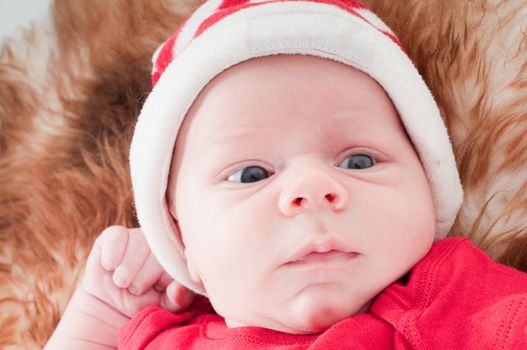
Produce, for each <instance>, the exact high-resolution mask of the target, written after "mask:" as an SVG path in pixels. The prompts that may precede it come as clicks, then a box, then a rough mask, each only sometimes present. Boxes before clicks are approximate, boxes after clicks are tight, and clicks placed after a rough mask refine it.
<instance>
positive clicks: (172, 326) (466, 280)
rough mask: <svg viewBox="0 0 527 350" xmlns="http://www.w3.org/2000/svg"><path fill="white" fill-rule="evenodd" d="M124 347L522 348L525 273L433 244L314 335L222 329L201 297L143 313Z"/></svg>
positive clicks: (453, 246)
mask: <svg viewBox="0 0 527 350" xmlns="http://www.w3.org/2000/svg"><path fill="white" fill-rule="evenodd" d="M119 348H125V349H145V348H146V349H289V350H292V349H515V350H516V349H527V274H524V273H522V272H519V271H517V270H514V269H512V268H509V267H506V266H504V265H500V264H497V263H495V262H493V261H492V260H491V259H490V258H489V257H488V256H487V255H485V254H484V253H483V252H482V251H480V250H479V249H477V248H476V247H474V246H473V245H472V244H471V243H470V242H469V241H468V240H466V239H463V238H450V239H445V240H442V241H439V242H436V243H435V244H434V245H433V247H432V249H431V250H430V252H429V253H428V254H427V256H426V257H425V258H423V259H422V260H421V261H420V262H419V263H418V264H417V265H416V266H415V267H414V268H413V269H412V271H411V272H410V273H409V274H408V276H407V278H405V279H402V280H401V281H398V282H395V283H393V284H392V285H390V286H389V287H388V288H386V289H385V290H384V291H383V292H382V293H381V294H379V295H378V296H377V297H376V298H375V300H374V302H373V304H372V306H371V308H370V311H369V313H367V314H362V315H358V316H353V317H350V318H348V319H345V320H343V321H341V322H338V323H336V324H335V325H333V326H332V327H330V328H329V329H328V330H326V331H325V332H323V333H322V334H317V335H307V336H306V335H294V334H286V333H281V332H277V331H272V330H269V329H264V328H258V327H241V328H232V329H229V328H227V327H226V326H225V322H224V321H223V319H222V318H221V317H220V316H218V315H216V314H214V313H213V311H212V308H211V307H210V305H209V304H208V303H207V301H206V299H204V298H198V299H197V300H196V301H195V303H194V304H193V307H192V308H191V309H190V310H188V311H186V312H183V313H180V314H172V313H170V312H168V311H166V310H163V309H160V308H154V307H152V308H148V309H145V310H143V311H141V312H140V313H139V314H137V315H136V316H135V317H134V318H133V319H132V320H131V321H130V322H129V323H128V324H127V325H125V326H124V327H123V328H122V329H121V331H120V332H119Z"/></svg>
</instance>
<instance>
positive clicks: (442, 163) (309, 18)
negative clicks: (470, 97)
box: [130, 0, 463, 294]
mask: <svg viewBox="0 0 527 350" xmlns="http://www.w3.org/2000/svg"><path fill="white" fill-rule="evenodd" d="M276 54H305V55H312V56H318V57H323V58H328V59H332V60H335V61H339V62H342V63H345V64H348V65H350V66H352V67H355V68H357V69H359V70H361V71H363V72H365V73H367V74H369V75H370V76H371V77H372V78H374V79H375V80H376V81H377V82H378V83H379V84H380V85H381V86H383V88H384V89H385V91H386V92H387V93H388V95H389V96H390V98H391V99H392V101H393V103H394V105H395V107H396V108H397V110H398V112H399V115H400V117H401V120H402V122H403V124H404V126H405V128H406V130H407V132H408V135H409V136H410V138H411V139H412V141H413V144H414V146H415V148H416V150H417V152H418V154H419V156H420V159H421V163H422V164H423V167H424V169H425V171H426V174H427V177H428V181H429V183H430V186H431V190H432V195H433V199H434V204H435V213H436V239H440V238H443V237H444V236H445V235H446V234H447V233H448V231H449V230H450V228H451V227H452V224H453V222H454V219H455V217H456V215H457V212H458V210H459V207H460V205H461V202H462V197H463V192H462V188H461V184H460V181H459V175H458V172H457V168H456V163H455V160H454V155H453V152H452V146H451V144H450V140H449V137H448V134H447V131H446V128H445V126H444V124H443V121H442V119H441V117H440V113H439V110H438V108H437V105H436V103H435V102H434V99H433V97H432V95H431V93H430V91H429V90H428V88H427V86H426V85H425V83H424V82H423V79H422V78H421V76H420V75H419V73H418V72H417V70H416V69H415V67H414V65H413V64H412V62H411V61H410V59H409V58H408V56H407V55H406V53H405V51H404V49H403V48H402V46H401V43H400V42H399V40H398V39H397V38H396V36H395V35H394V34H393V32H392V31H391V30H390V29H389V28H388V27H387V26H386V25H385V24H384V23H383V22H382V21H381V20H380V19H379V18H378V17H377V16H376V15H374V14H373V13H372V12H370V11H369V10H368V9H366V8H365V7H364V6H363V5H361V4H359V3H358V2H356V1H354V0H271V1H262V0H210V1H207V2H205V3H204V4H203V5H202V6H201V7H199V8H198V9H197V10H196V12H195V13H194V14H193V15H192V16H191V17H190V18H189V19H188V20H187V21H186V22H185V23H184V24H183V25H182V26H181V27H180V28H179V29H178V30H177V31H176V33H175V34H174V35H172V37H170V38H169V39H168V40H167V41H166V42H165V43H164V44H162V45H161V47H160V48H159V49H158V50H157V51H156V53H155V54H154V57H153V65H154V67H153V73H152V81H153V85H154V88H153V90H152V92H151V93H150V95H149V96H148V98H147V100H146V102H145V104H144V106H143V109H142V111H141V114H140V116H139V120H138V122H137V126H136V129H135V134H134V137H133V140H132V145H131V152H130V167H131V175H132V184H133V191H134V195H135V206H136V211H137V216H138V219H139V223H140V225H141V227H142V229H143V232H144V234H145V236H146V239H147V241H148V243H149V245H150V247H151V249H152V251H153V253H154V254H155V256H156V257H157V258H158V260H159V262H160V263H161V265H162V266H163V267H164V268H165V269H166V270H167V272H168V273H169V274H171V275H172V277H174V278H175V279H176V280H178V281H179V282H181V283H183V284H184V285H186V286H187V287H189V288H190V289H192V290H194V291H196V292H198V293H201V294H205V291H204V290H202V289H201V288H200V287H199V286H197V285H196V284H195V283H193V282H192V280H191V279H190V277H189V275H188V272H187V269H186V265H185V262H184V256H183V249H182V245H181V242H180V241H179V240H178V235H176V234H175V233H174V228H173V223H172V221H171V218H170V214H169V212H168V209H167V201H166V190H167V182H168V175H169V171H170V166H171V160H172V153H173V148H174V145H175V141H176V137H177V133H178V130H179V128H180V126H181V123H182V121H183V118H184V117H185V114H186V113H187V111H188V110H189V108H190V106H191V105H192V103H193V101H194V99H195V98H196V97H197V96H198V94H199V92H200V91H201V90H202V89H203V88H204V87H205V85H207V83H208V82H209V81H211V80H212V79H213V78H214V77H215V76H216V75H218V74H219V73H221V72H222V71H224V70H225V69H227V68H229V67H230V66H233V65H235V64H237V63H239V62H242V61H246V60H249V59H251V58H255V57H262V56H268V55H276Z"/></svg>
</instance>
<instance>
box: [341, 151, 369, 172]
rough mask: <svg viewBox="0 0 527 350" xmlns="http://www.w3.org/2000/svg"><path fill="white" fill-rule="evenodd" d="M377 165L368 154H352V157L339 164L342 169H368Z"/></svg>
mask: <svg viewBox="0 0 527 350" xmlns="http://www.w3.org/2000/svg"><path fill="white" fill-rule="evenodd" d="M374 165H375V161H374V160H373V159H372V157H370V156H368V155H366V154H352V155H351V156H348V157H346V159H344V160H343V161H342V163H340V164H339V167H340V168H345V169H367V168H371V167H372V166H374Z"/></svg>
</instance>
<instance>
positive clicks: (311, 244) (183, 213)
mask: <svg viewBox="0 0 527 350" xmlns="http://www.w3.org/2000/svg"><path fill="white" fill-rule="evenodd" d="M402 83H403V82H402ZM172 174H174V175H175V176H174V177H173V178H172V179H171V181H173V183H172V186H171V187H172V189H171V191H172V193H170V195H171V196H172V198H173V200H174V202H175V205H174V206H172V207H171V212H172V215H173V216H174V217H175V218H176V219H177V220H178V223H179V227H180V230H181V235H182V240H183V242H184V245H185V255H186V257H187V261H188V268H189V271H190V273H191V276H192V278H193V279H194V280H195V281H196V282H198V283H202V284H203V286H204V288H205V289H206V291H207V293H208V295H209V298H210V301H211V303H212V304H213V306H214V308H215V310H216V311H217V312H218V313H219V314H220V315H222V316H223V317H225V319H226V322H227V325H229V326H230V327H235V326H243V325H248V326H260V327H266V328H271V329H276V330H279V331H284V332H289V333H313V332H319V331H322V330H324V329H326V328H327V327H329V326H330V325H332V324H334V323H335V322H338V321H340V320H342V319H344V318H347V317H349V316H351V315H354V314H356V313H360V312H363V311H365V310H367V307H368V305H369V302H370V301H371V300H372V298H374V297H375V295H376V294H378V293H379V292H380V291H381V290H382V289H384V288H385V287H387V286H388V285H389V284H390V283H392V282H394V281H396V280H397V279H399V278H400V277H401V276H403V275H404V274H405V273H406V272H407V271H408V270H409V269H410V268H411V267H412V266H413V265H414V264H415V263H416V262H418V261H419V260H420V259H421V258H422V257H423V256H424V255H425V254H426V253H427V251H428V250H429V248H430V246H431V244H432V241H433V237H434V226H435V224H434V221H435V218H434V207H433V202H432V198H431V194H430V191H429V187H428V183H427V179H426V177H425V174H424V171H423V168H422V167H421V164H420V162H419V159H418V157H417V155H416V153H415V151H414V149H413V147H412V144H411V142H410V141H409V139H408V137H407V136H406V134H405V131H404V129H403V128H402V126H401V124H400V122H399V119H398V115H397V112H396V111H395V109H394V107H393V106H392V104H391V101H390V99H389V98H388V96H387V95H386V94H385V92H384V90H383V89H382V88H381V87H380V86H379V85H378V84H377V83H376V82H375V81H374V80H372V79H371V78H370V77H369V76H367V75H366V74H364V73H362V72H360V71H358V70H355V69H353V68H350V67H349V66H346V65H344V64H341V63H337V62H333V61H330V60H325V59H321V58H315V57H310V56H296V55H295V56H285V55H284V56H273V57H266V58H259V59H254V60H250V61H247V62H244V63H241V64H239V65H237V66H234V67H232V68H230V69H228V70H227V71H225V72H223V73H222V74H220V75H219V76H217V77H216V78H215V79H214V80H213V81H212V82H211V83H210V84H209V85H208V86H207V88H206V89H204V90H203V91H202V93H201V94H200V96H199V98H198V99H197V100H196V102H195V103H194V105H193V106H192V108H191V110H190V111H189V113H188V115H187V119H186V121H185V123H184V125H183V127H182V129H181V131H180V134H179V136H178V143H177V145H176V153H175V155H174V163H173V170H172Z"/></svg>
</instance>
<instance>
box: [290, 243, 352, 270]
mask: <svg viewBox="0 0 527 350" xmlns="http://www.w3.org/2000/svg"><path fill="white" fill-rule="evenodd" d="M330 251H338V252H343V253H350V254H356V253H357V251H355V250H353V248H351V247H350V246H349V245H347V244H346V243H344V242H342V241H340V240H338V239H335V238H316V239H312V240H310V241H309V242H307V243H306V244H304V245H303V246H302V247H301V248H300V249H299V250H297V251H296V252H295V253H294V254H293V255H292V256H291V257H290V258H289V259H288V260H287V261H286V262H285V263H286V264H288V263H293V262H296V261H299V260H301V259H302V258H304V257H306V256H307V255H309V254H311V253H327V252H330Z"/></svg>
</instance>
